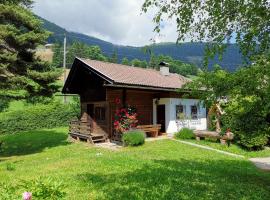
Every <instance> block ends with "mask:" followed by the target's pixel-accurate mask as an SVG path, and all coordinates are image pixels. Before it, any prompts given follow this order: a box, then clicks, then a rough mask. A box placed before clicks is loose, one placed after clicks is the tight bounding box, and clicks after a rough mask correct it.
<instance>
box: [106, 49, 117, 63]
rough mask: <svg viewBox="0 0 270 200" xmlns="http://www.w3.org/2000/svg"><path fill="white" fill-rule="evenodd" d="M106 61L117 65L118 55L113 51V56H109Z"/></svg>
mask: <svg viewBox="0 0 270 200" xmlns="http://www.w3.org/2000/svg"><path fill="white" fill-rule="evenodd" d="M108 60H109V62H111V63H118V54H117V52H116V51H115V50H114V51H113V54H112V55H111V57H109V59H108Z"/></svg>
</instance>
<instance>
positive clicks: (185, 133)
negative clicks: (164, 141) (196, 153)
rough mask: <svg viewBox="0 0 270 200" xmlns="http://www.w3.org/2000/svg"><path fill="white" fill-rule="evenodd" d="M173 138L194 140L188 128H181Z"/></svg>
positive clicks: (191, 131)
mask: <svg viewBox="0 0 270 200" xmlns="http://www.w3.org/2000/svg"><path fill="white" fill-rule="evenodd" d="M174 137H175V138H177V139H193V138H195V135H194V133H193V130H191V129H189V128H182V129H181V130H180V131H178V132H177V133H176V134H175V135H174Z"/></svg>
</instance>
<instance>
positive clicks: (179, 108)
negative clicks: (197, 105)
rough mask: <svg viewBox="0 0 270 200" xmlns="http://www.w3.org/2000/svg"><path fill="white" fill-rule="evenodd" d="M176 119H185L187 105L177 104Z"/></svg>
mask: <svg viewBox="0 0 270 200" xmlns="http://www.w3.org/2000/svg"><path fill="white" fill-rule="evenodd" d="M175 110H176V119H183V118H185V106H183V105H176V109H175Z"/></svg>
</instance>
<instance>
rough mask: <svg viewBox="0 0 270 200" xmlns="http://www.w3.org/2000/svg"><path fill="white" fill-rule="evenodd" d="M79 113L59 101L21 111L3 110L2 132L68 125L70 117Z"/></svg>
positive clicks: (0, 120)
mask: <svg viewBox="0 0 270 200" xmlns="http://www.w3.org/2000/svg"><path fill="white" fill-rule="evenodd" d="M77 115H78V112H77V110H75V109H73V108H72V107H71V106H70V105H64V104H61V103H58V102H54V103H51V104H48V105H36V106H32V107H28V108H26V109H24V110H20V111H11V112H3V113H1V114H0V127H1V129H0V134H13V133H17V132H20V131H26V130H35V129H39V128H53V127H58V126H67V125H68V123H69V121H70V119H72V118H74V117H77Z"/></svg>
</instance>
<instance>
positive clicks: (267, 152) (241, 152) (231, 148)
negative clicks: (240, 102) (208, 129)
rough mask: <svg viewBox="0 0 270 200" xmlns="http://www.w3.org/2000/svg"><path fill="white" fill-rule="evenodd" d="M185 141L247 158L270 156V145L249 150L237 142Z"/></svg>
mask: <svg viewBox="0 0 270 200" xmlns="http://www.w3.org/2000/svg"><path fill="white" fill-rule="evenodd" d="M185 141H187V142H192V143H195V144H200V145H204V146H209V147H212V148H215V149H219V150H223V151H227V152H230V153H235V154H239V155H243V156H245V157H246V158H255V157H270V148H269V147H266V148H265V149H264V150H260V151H248V150H245V149H243V148H241V147H240V146H238V145H236V144H231V145H230V146H227V145H221V144H220V142H219V140H211V139H205V140H200V141H197V140H195V139H189V140H185Z"/></svg>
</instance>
